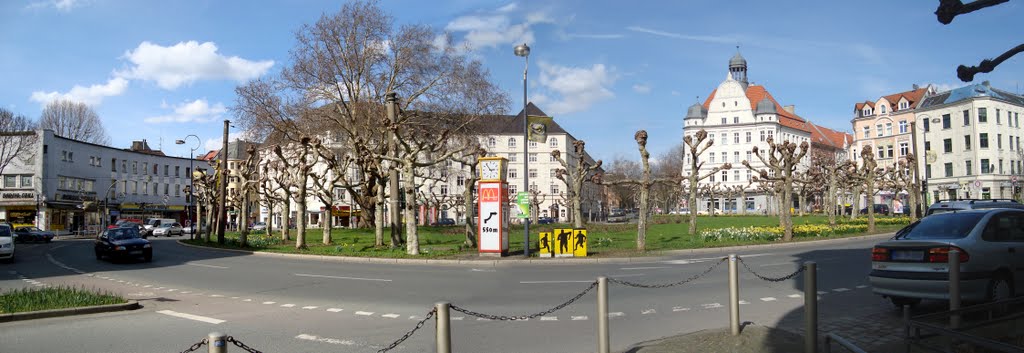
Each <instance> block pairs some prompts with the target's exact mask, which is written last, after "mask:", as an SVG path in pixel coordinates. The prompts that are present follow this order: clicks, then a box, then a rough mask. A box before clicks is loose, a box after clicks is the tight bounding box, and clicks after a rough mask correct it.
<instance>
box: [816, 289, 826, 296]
mask: <svg viewBox="0 0 1024 353" xmlns="http://www.w3.org/2000/svg"><path fill="white" fill-rule="evenodd" d="M821 294H828V292H826V291H820V290H819V291H818V295H821Z"/></svg>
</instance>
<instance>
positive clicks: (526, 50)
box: [515, 43, 530, 57]
mask: <svg viewBox="0 0 1024 353" xmlns="http://www.w3.org/2000/svg"><path fill="white" fill-rule="evenodd" d="M515 53H516V56H522V57H527V56H530V46H528V45H526V43H523V44H520V45H517V46H516V49H515Z"/></svg>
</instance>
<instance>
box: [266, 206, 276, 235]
mask: <svg viewBox="0 0 1024 353" xmlns="http://www.w3.org/2000/svg"><path fill="white" fill-rule="evenodd" d="M267 213H268V214H269V216H267V222H266V223H267V229H265V230H264V232H266V234H267V237H271V236H273V235H274V203H273V202H269V201H267Z"/></svg>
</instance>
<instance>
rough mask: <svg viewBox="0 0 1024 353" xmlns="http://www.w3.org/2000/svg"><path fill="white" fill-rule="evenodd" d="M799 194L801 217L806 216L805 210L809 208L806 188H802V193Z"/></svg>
mask: <svg viewBox="0 0 1024 353" xmlns="http://www.w3.org/2000/svg"><path fill="white" fill-rule="evenodd" d="M797 196H798V197H799V201H800V202H799V204H800V217H803V216H804V210H806V209H807V194H806V193H804V189H803V188H800V193H799V194H797Z"/></svg>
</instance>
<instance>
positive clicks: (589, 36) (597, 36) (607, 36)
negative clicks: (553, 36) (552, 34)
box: [562, 33, 626, 39]
mask: <svg viewBox="0 0 1024 353" xmlns="http://www.w3.org/2000/svg"><path fill="white" fill-rule="evenodd" d="M625 37H626V36H625V35H622V34H587V33H567V34H565V35H564V36H562V39H573V38H584V39H622V38H625Z"/></svg>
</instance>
